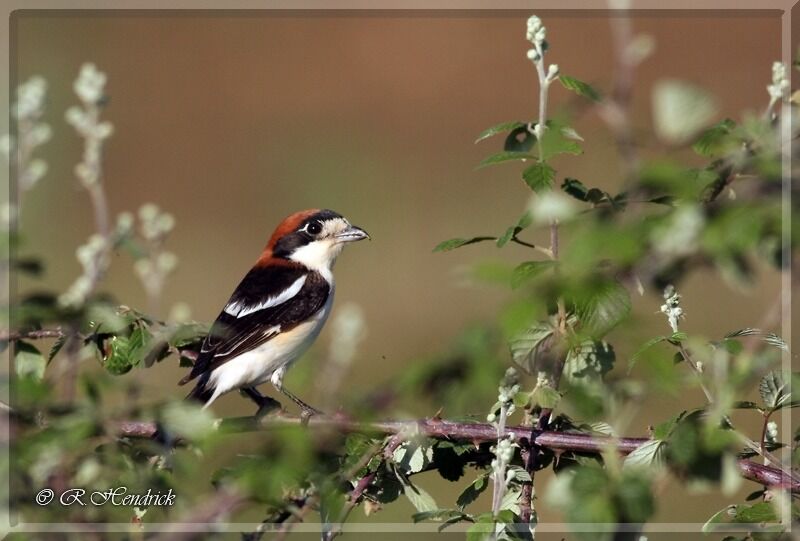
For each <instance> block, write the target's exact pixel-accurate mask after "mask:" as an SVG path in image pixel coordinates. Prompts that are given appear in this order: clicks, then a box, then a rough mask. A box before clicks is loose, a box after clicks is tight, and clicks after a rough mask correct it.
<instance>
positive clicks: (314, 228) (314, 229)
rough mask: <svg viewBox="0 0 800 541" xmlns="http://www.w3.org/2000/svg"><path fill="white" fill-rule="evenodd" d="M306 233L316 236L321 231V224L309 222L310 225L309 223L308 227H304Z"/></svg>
mask: <svg viewBox="0 0 800 541" xmlns="http://www.w3.org/2000/svg"><path fill="white" fill-rule="evenodd" d="M306 231H308V232H309V233H311V234H312V235H316V234H318V233H319V232H320V231H322V224H320V223H319V222H311V223H310V224H308V226H307V227H306Z"/></svg>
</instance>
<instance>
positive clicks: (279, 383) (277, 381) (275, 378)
mask: <svg viewBox="0 0 800 541" xmlns="http://www.w3.org/2000/svg"><path fill="white" fill-rule="evenodd" d="M285 373H286V368H285V367H282V368H279V369H278V370H276V371H275V372H273V374H272V378H270V380H271V381H272V384H273V385H274V386H275V388H276V389H278V390H279V391H280V392H281V393H283V394H285V395H286V396H288V397H289V398H290V399H291V401H292V402H294V403H295V404H297V405H298V406H300V409H301V410H302V412H301V417H302V418H303V421H304V422H307V421H308V419H309V418H310V417H311V416H313V415H323V413H322V412H321V411H320V410H318V409H317V408H313V407H311V406H309V405H308V404H306V403H305V402H303V401H302V400H300V398H298V397H297V396H295V395H294V394H293V393H291V392H289V390H288V389H286V388H285V387H284V386H283V375H284V374H285Z"/></svg>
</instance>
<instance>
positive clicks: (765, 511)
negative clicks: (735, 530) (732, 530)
mask: <svg viewBox="0 0 800 541" xmlns="http://www.w3.org/2000/svg"><path fill="white" fill-rule="evenodd" d="M777 521H778V515H777V513H775V507H774V506H773V505H772V504H771V503H769V502H759V503H756V504H753V505H737V506H736V514H735V515H734V516H733V522H738V523H740V524H741V523H747V524H757V523H761V522H777Z"/></svg>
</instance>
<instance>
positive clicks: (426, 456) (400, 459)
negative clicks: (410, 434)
mask: <svg viewBox="0 0 800 541" xmlns="http://www.w3.org/2000/svg"><path fill="white" fill-rule="evenodd" d="M392 459H393V460H394V463H395V464H397V465H398V466H399V467H400V468H401V469H402V470H403V471H404V472H405V473H406V474H412V473H419V472H421V471H422V470H423V469H425V467H426V466H427V465H428V464H430V463H431V462H432V461H433V447H431V446H430V445H427V444H425V443H421V442H417V441H408V442H405V443H404V444H402V445H401V446H399V447H398V448H397V449H395V451H394V455H393V457H392Z"/></svg>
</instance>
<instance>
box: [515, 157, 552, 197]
mask: <svg viewBox="0 0 800 541" xmlns="http://www.w3.org/2000/svg"><path fill="white" fill-rule="evenodd" d="M555 176H556V171H555V169H553V168H552V167H550V166H549V165H548V164H546V163H541V162H538V163H535V164H533V165H531V166H529V167H528V168H526V169H525V170H524V171H523V172H522V178H523V179H524V180H525V183H526V184H527V185H528V186H530V188H531V189H532V190H533V191H534V192H536V193H539V192H542V191H545V190H549V189H550V188H552V187H553V179H554V178H555Z"/></svg>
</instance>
